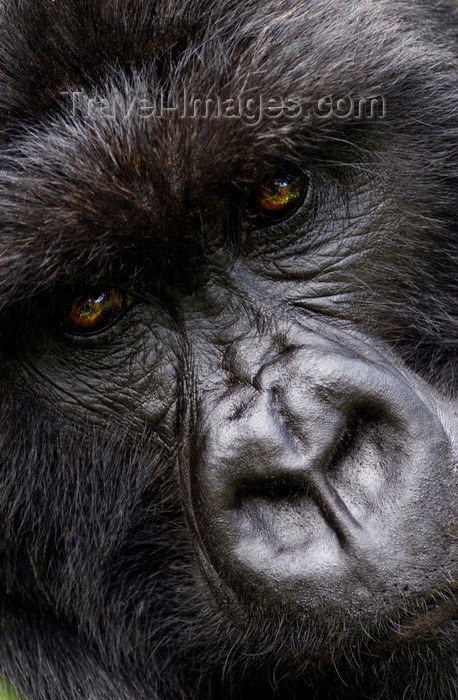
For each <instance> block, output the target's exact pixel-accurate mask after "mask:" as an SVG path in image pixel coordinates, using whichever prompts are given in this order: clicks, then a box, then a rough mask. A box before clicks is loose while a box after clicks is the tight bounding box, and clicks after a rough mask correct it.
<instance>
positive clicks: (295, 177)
mask: <svg viewBox="0 0 458 700" xmlns="http://www.w3.org/2000/svg"><path fill="white" fill-rule="evenodd" d="M307 190H308V177H307V175H306V174H305V173H304V172H303V171H302V170H299V169H298V168H291V169H289V170H288V169H281V170H276V171H274V172H273V173H270V174H269V175H267V176H266V177H265V178H263V179H262V180H260V181H258V182H257V183H256V185H255V186H254V188H253V191H252V193H251V195H250V197H249V200H248V202H247V205H246V208H245V215H244V219H243V229H244V230H249V229H252V228H263V227H265V226H270V225H272V224H273V223H276V222H278V221H283V220H284V219H287V218H288V217H289V216H291V215H292V214H294V212H295V211H297V209H299V207H300V206H301V204H302V202H303V201H304V199H305V196H306V194H307Z"/></svg>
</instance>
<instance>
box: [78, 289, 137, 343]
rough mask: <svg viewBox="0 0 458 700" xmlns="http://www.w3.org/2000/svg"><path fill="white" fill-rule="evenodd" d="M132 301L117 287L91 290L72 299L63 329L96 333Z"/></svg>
mask: <svg viewBox="0 0 458 700" xmlns="http://www.w3.org/2000/svg"><path fill="white" fill-rule="evenodd" d="M132 303H133V299H132V297H130V296H128V295H127V294H126V293H125V292H123V291H120V290H117V289H113V288H107V289H96V290H91V291H90V292H88V293H86V294H82V295H81V296H79V297H78V298H77V299H75V300H74V301H73V303H72V305H71V309H70V312H69V313H68V316H67V318H66V321H65V324H64V329H65V330H66V331H68V332H69V333H73V334H74V335H91V334H93V333H98V332H100V331H103V330H105V329H106V328H108V327H109V326H111V325H112V324H113V323H114V322H115V321H116V320H118V318H119V317H120V316H121V315H122V314H123V313H124V312H125V311H126V310H127V309H128V308H129V306H131V305H132Z"/></svg>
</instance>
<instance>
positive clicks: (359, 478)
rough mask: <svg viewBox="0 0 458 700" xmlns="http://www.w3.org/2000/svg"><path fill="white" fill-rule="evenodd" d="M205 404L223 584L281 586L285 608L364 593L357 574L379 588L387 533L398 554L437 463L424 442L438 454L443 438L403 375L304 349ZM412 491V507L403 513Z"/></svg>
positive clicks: (209, 538)
mask: <svg viewBox="0 0 458 700" xmlns="http://www.w3.org/2000/svg"><path fill="white" fill-rule="evenodd" d="M401 380H402V377H401ZM203 405H204V409H203V411H204V412H203V415H202V418H201V424H200V427H199V435H200V436H201V437H200V440H199V441H196V442H195V445H194V453H193V455H192V459H191V462H192V479H191V480H190V482H191V499H192V503H193V509H192V510H193V512H194V513H195V514H197V515H195V516H194V517H195V519H196V521H195V525H196V528H197V530H198V534H199V540H200V542H201V544H202V547H203V548H204V550H205V553H206V557H205V558H206V560H207V561H208V560H210V561H211V562H212V564H213V567H214V572H216V573H215V575H216V577H217V578H218V579H221V578H222V579H224V580H226V581H229V582H231V581H233V582H234V587H235V588H237V586H238V587H240V581H244V583H245V585H249V586H255V587H265V586H269V588H270V589H271V590H272V589H273V590H275V591H278V592H280V591H281V597H282V599H283V600H284V599H285V596H286V597H288V595H289V594H290V593H291V592H292V591H296V592H295V593H291V595H292V597H293V599H294V600H295V601H297V599H298V596H299V597H300V599H301V600H302V599H304V598H308V597H309V593H308V590H309V584H310V590H311V591H315V592H316V590H317V581H319V582H320V583H319V586H320V587H321V589H323V588H324V587H326V585H327V586H328V587H329V591H330V593H329V595H328V596H327V600H328V603H329V600H330V599H331V598H332V591H331V589H332V586H338V587H339V589H340V590H341V591H342V590H343V589H345V588H346V587H347V586H348V590H353V591H354V580H355V577H356V575H355V569H356V568H357V570H358V575H357V578H359V579H361V578H364V572H365V571H366V569H367V575H368V577H369V578H370V573H369V570H370V569H371V567H372V564H373V560H372V564H371V559H370V557H371V556H375V557H376V556H377V549H378V543H377V542H376V541H374V539H375V540H376V539H377V536H378V534H377V533H379V532H380V533H381V535H380V537H381V538H383V537H385V536H386V538H387V539H388V540H389V541H390V542H391V541H392V542H393V547H396V546H397V544H398V542H397V539H396V538H397V529H396V528H397V527H398V526H399V522H400V521H401V520H402V518H404V517H407V518H409V517H410V505H409V499H410V498H411V499H412V502H414V501H415V500H416V499H417V495H418V485H417V484H416V483H414V484H413V485H412V486H411V485H410V479H411V472H410V471H409V470H411V464H412V462H415V460H418V464H421V465H423V464H426V463H428V459H430V462H429V464H433V462H434V459H435V457H434V456H432V457H431V458H429V457H428V456H427V454H426V451H425V450H426V448H425V449H424V448H423V446H420V448H419V447H418V436H419V435H420V436H421V435H424V436H425V444H428V445H433V444H435V445H436V447H437V444H438V442H440V439H441V438H440V431H439V433H438V434H437V435H435V434H434V431H435V427H434V420H433V418H432V415H431V413H429V412H428V411H427V410H426V408H425V406H424V404H423V402H422V400H421V399H420V398H419V396H418V395H417V394H415V392H413V391H412V390H411V389H410V387H409V385H408V384H407V383H405V382H403V381H400V377H399V376H398V375H396V371H395V372H394V373H393V372H388V371H387V370H386V368H385V366H384V365H383V364H381V363H379V362H377V361H376V358H375V359H374V358H367V357H364V356H356V355H354V356H350V355H349V354H348V353H347V354H344V353H343V352H342V350H341V349H337V350H336V349H335V348H332V347H329V348H323V347H321V348H320V350H319V351H317V348H316V346H315V347H314V348H313V347H312V346H301V347H296V348H294V349H292V350H289V351H287V352H285V353H283V354H282V355H280V356H278V357H277V358H275V359H274V360H273V361H271V362H269V363H267V364H265V365H264V366H262V367H261V368H260V370H259V371H258V373H257V374H256V376H255V378H254V380H253V381H252V382H251V384H245V385H244V386H240V384H236V385H233V386H232V387H230V388H229V389H227V390H226V391H225V392H224V393H222V394H221V395H219V396H216V397H215V396H214V394H213V395H212V397H211V398H209V399H208V400H207V401H204V402H203ZM412 416H415V418H414V419H412ZM413 445H417V447H415V448H414V447H413ZM433 449H436V448H433ZM438 449H440V448H438ZM415 450H416V452H417V454H416V453H415ZM436 451H437V450H436ZM423 471H424V467H423V466H421V467H416V468H415V469H413V470H412V473H415V474H416V473H417V472H423ZM400 482H402V483H403V485H404V491H403V492H404V495H405V494H407V497H406V498H405V499H404V501H403V503H402V504H399V503H398V504H397V501H399V496H398V495H397V491H398V487H399V483H400ZM406 485H407V488H406ZM422 488H423V487H422ZM396 522H397V523H398V526H397V525H396ZM368 532H370V533H372V534H371V536H370V537H369V535H368V534H367V533H368ZM373 533H376V534H375V536H374V534H373ZM369 540H371V541H370V542H369ZM389 547H391V544H390V545H389ZM368 551H371V552H372V555H367V552H368ZM366 557H367V559H366ZM362 561H363V562H365V563H363V564H362V563H361V562H362ZM356 562H358V564H357V567H356ZM297 587H299V589H300V593H299V594H298V593H297V590H296V589H297ZM310 595H312V594H310ZM325 597H326V596H325ZM328 603H327V604H328ZM314 604H315V605H316V604H317V602H316V601H315V603H314Z"/></svg>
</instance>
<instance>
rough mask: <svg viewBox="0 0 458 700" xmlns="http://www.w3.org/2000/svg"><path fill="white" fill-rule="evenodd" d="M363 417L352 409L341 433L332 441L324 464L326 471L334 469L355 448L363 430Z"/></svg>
mask: <svg viewBox="0 0 458 700" xmlns="http://www.w3.org/2000/svg"><path fill="white" fill-rule="evenodd" d="M365 422H366V421H365V418H364V417H363V415H362V414H361V413H360V412H359V411H358V412H356V411H352V413H350V415H349V416H348V419H347V420H346V422H345V424H344V426H343V429H342V432H341V435H340V437H339V438H338V439H337V441H336V442H335V443H334V445H333V447H332V450H331V454H330V456H329V458H328V461H327V464H326V470H327V471H328V472H332V471H335V470H336V469H337V468H338V466H339V464H341V463H342V462H343V461H344V460H345V459H346V458H347V457H348V456H349V455H350V454H351V452H352V451H354V450H355V449H356V446H357V444H358V441H359V439H360V436H361V433H362V432H363V431H364V426H365Z"/></svg>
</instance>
